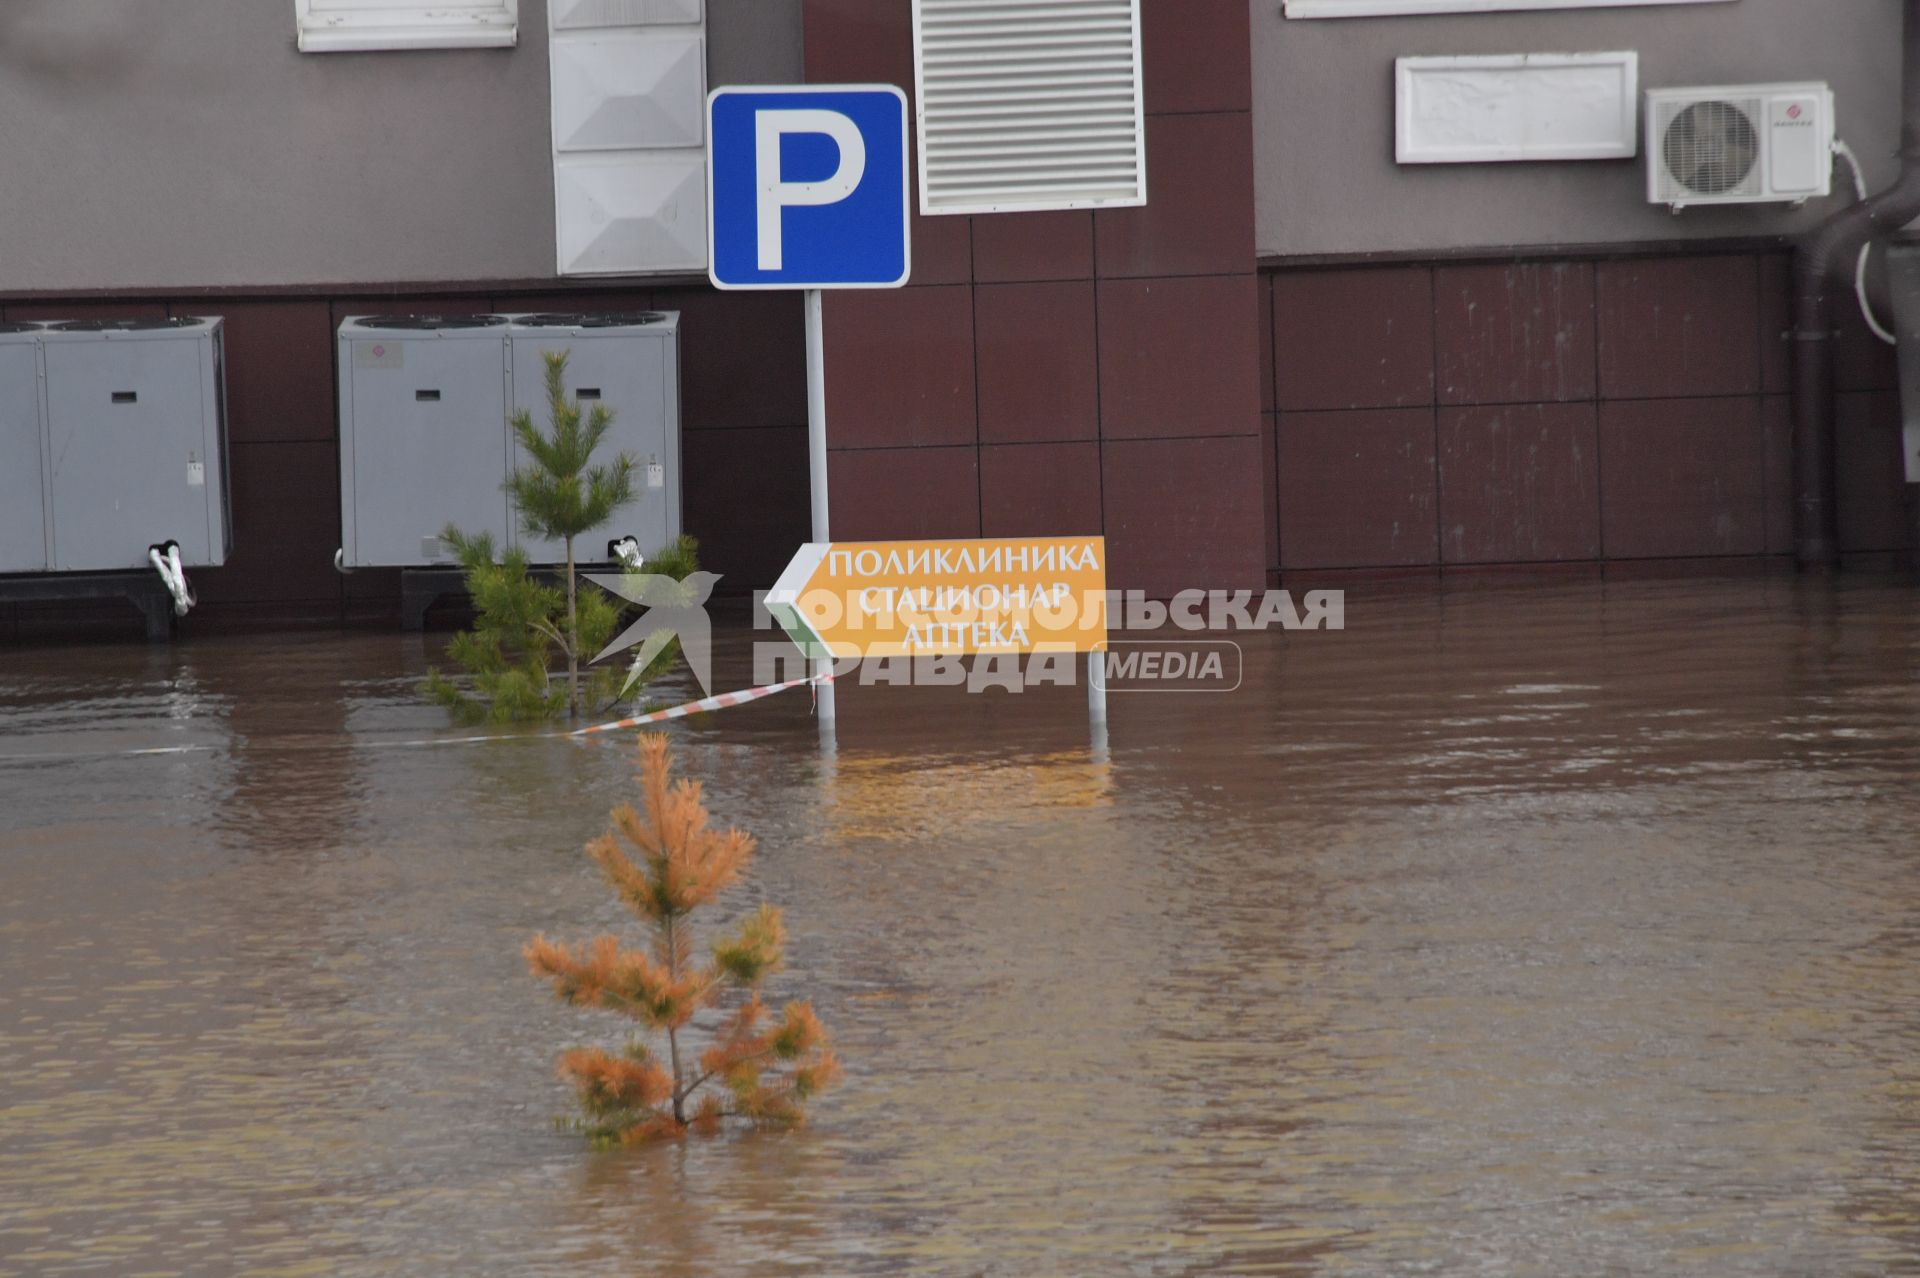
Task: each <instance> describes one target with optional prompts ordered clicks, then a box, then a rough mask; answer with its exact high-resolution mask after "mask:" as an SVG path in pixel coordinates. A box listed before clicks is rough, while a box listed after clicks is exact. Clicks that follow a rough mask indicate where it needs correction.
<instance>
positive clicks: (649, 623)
mask: <svg viewBox="0 0 1920 1278" xmlns="http://www.w3.org/2000/svg"><path fill="white" fill-rule="evenodd" d="M586 577H587V580H588V581H591V582H593V583H594V584H595V585H597V586H600V587H602V588H604V589H606V590H608V591H611V592H612V593H614V594H616V595H618V596H620V597H621V598H622V599H625V600H628V601H629V602H631V603H637V604H639V605H640V606H641V607H643V608H645V609H646V610H647V611H646V612H645V613H644V614H643V615H642V616H641V617H640V619H639V620H638V621H635V622H634V623H633V624H632V625H631V626H628V627H627V628H626V629H625V630H624V631H622V632H621V633H620V635H619V636H618V637H617V638H616V639H614V640H613V642H612V643H609V644H608V645H607V646H606V647H605V648H604V649H602V650H601V652H600V655H599V656H597V657H595V658H594V660H595V661H604V660H606V659H607V658H608V657H610V656H612V655H613V654H614V653H616V652H624V651H625V650H626V649H628V648H632V647H635V646H636V645H638V648H639V651H638V652H636V653H634V655H633V664H632V665H631V666H629V667H628V673H627V681H626V683H625V685H623V686H622V687H621V689H620V695H621V696H623V697H624V696H626V695H627V693H628V692H629V691H631V690H632V688H633V685H634V683H635V682H636V681H637V680H638V679H639V678H640V675H641V673H642V672H643V671H644V670H646V668H647V665H648V663H650V662H651V661H652V660H653V659H654V658H655V657H657V656H659V655H660V652H661V650H662V649H664V648H665V647H666V646H667V645H668V644H670V643H672V642H673V641H674V639H676V638H678V639H679V640H680V650H681V651H682V652H684V653H685V654H686V656H687V664H688V665H689V666H690V667H692V669H693V677H694V679H695V680H696V681H697V682H698V683H699V685H700V692H701V694H702V695H711V692H712V689H711V688H710V687H709V684H708V677H709V676H710V675H711V674H712V668H713V622H712V621H711V619H709V618H708V616H707V608H706V604H707V599H708V598H709V597H710V596H711V595H712V594H713V587H714V584H715V583H716V582H718V581H719V580H720V574H719V573H713V572H692V573H688V574H687V577H686V579H685V580H684V581H682V580H679V579H676V578H673V577H668V576H665V575H664V574H661V573H651V572H625V573H620V574H619V575H617V576H616V575H614V574H612V573H588V574H586Z"/></svg>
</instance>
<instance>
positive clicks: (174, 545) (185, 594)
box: [147, 541, 194, 617]
mask: <svg viewBox="0 0 1920 1278" xmlns="http://www.w3.org/2000/svg"><path fill="white" fill-rule="evenodd" d="M162 550H164V551H165V552H166V553H165V554H162V553H161V551H162ZM147 562H148V563H150V564H152V565H153V570H154V571H155V572H157V573H159V574H160V580H161V582H162V583H164V584H165V585H166V588H167V593H168V594H170V595H172V596H173V615H174V616H176V617H184V616H186V615H187V610H188V609H189V608H191V607H193V602H194V600H193V591H191V590H189V589H188V588H187V573H186V569H184V568H182V567H181V566H180V543H178V542H174V541H170V542H167V543H166V544H165V545H164V546H149V547H147Z"/></svg>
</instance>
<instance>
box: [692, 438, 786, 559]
mask: <svg viewBox="0 0 1920 1278" xmlns="http://www.w3.org/2000/svg"><path fill="white" fill-rule="evenodd" d="M681 458H682V461H683V466H684V480H683V482H682V485H681V503H682V505H681V510H682V518H681V523H682V524H684V525H685V527H686V530H687V531H688V532H690V533H692V534H693V535H694V536H695V537H698V538H699V539H700V562H701V565H702V566H703V567H705V568H707V569H708V570H709V571H712V572H717V573H720V574H722V575H723V577H724V578H725V580H724V581H723V582H722V583H721V585H720V586H719V587H718V589H720V590H721V591H722V592H725V593H733V592H736V591H738V590H741V589H743V588H747V587H752V586H764V585H768V584H770V583H771V582H772V581H773V580H774V579H775V578H776V577H778V576H779V575H780V570H781V569H782V568H785V567H786V566H787V560H789V559H791V558H792V557H793V551H794V549H795V548H796V547H798V546H799V545H800V543H802V542H804V541H806V540H807V538H808V535H809V534H810V532H811V531H812V515H811V506H810V504H809V500H808V496H807V428H806V427H805V426H746V427H740V428H738V429H734V430H702V431H689V432H688V433H687V434H686V435H685V437H684V439H683V442H682V448H681Z"/></svg>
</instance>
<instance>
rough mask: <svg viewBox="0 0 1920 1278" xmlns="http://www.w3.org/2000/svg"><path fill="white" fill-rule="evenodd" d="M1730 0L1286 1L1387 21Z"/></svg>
mask: <svg viewBox="0 0 1920 1278" xmlns="http://www.w3.org/2000/svg"><path fill="white" fill-rule="evenodd" d="M1727 3H1730V0H1285V3H1284V4H1283V5H1282V6H1281V11H1282V12H1283V13H1285V14H1286V16H1287V17H1289V18H1387V17H1395V16H1398V15H1402V14H1415V13H1497V12H1500V11H1503V10H1512V9H1620V8H1625V7H1627V6H1629V5H1646V6H1653V5H1671V4H1727Z"/></svg>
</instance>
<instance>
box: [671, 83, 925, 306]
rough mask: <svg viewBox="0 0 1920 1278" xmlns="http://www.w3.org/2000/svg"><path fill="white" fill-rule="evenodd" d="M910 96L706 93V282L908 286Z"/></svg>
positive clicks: (826, 90)
mask: <svg viewBox="0 0 1920 1278" xmlns="http://www.w3.org/2000/svg"><path fill="white" fill-rule="evenodd" d="M911 265H912V256H911V253H910V251H909V248H908V244H907V97H906V94H904V93H902V92H901V91H900V90H899V89H898V88H896V87H894V86H893V85H890V84H874V85H791V86H784V87H779V88H745V89H715V90H714V91H713V92H712V93H710V94H708V95H707V275H708V277H709V278H711V279H712V280H713V283H714V285H715V287H717V288H738V289H774V288H778V289H805V288H897V287H899V286H900V285H902V284H905V283H906V282H907V275H908V272H909V271H910V269H911Z"/></svg>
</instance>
